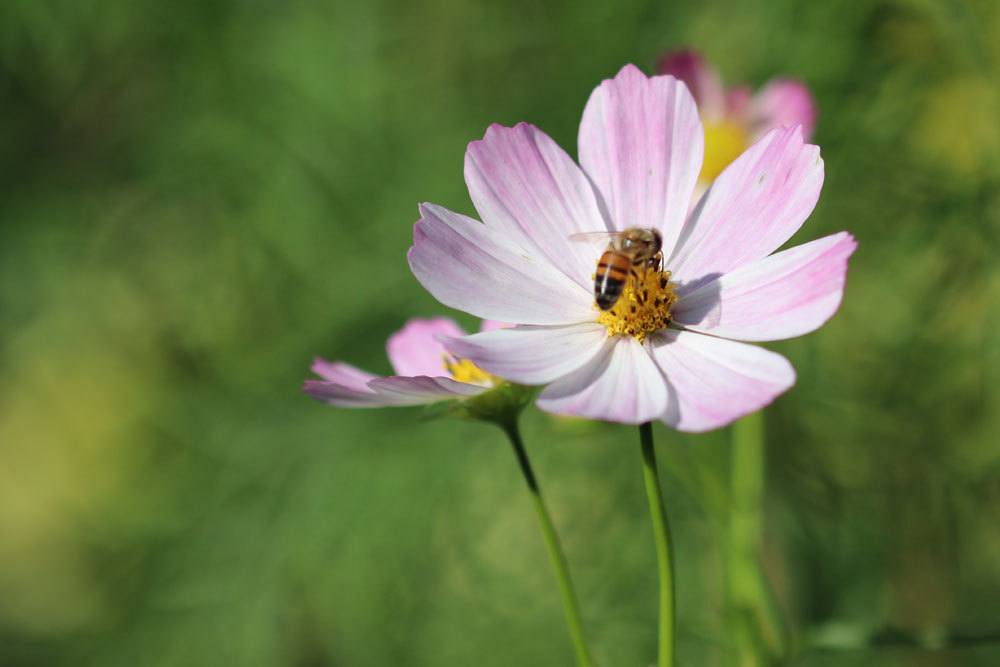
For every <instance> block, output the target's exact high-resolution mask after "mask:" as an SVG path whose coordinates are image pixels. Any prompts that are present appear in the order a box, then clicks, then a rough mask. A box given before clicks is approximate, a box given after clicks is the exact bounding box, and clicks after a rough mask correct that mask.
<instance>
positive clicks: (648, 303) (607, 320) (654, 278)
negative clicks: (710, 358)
mask: <svg viewBox="0 0 1000 667" xmlns="http://www.w3.org/2000/svg"><path fill="white" fill-rule="evenodd" d="M676 302H677V294H675V293H674V284H673V283H671V282H670V272H669V271H657V270H655V269H645V270H639V271H638V272H632V273H631V274H630V275H629V278H628V282H626V283H625V289H624V290H622V294H621V296H620V297H618V301H616V302H615V305H614V306H613V307H612V308H611V309H610V310H605V311H602V312H601V314H600V315H599V316H598V317H597V321H598V322H600V323H601V324H603V325H604V326H605V327H606V328H607V330H608V335H609V336H620V335H629V336H632V337H634V338H635V339H636V340H638V341H639V342H640V343H641V342H642V341H643V340H645V339H646V336H648V335H649V334H651V333H653V332H654V331H659V330H660V329H663V328H665V327H666V326H667V325H668V324H670V309H671V308H673V305H674V303H676Z"/></svg>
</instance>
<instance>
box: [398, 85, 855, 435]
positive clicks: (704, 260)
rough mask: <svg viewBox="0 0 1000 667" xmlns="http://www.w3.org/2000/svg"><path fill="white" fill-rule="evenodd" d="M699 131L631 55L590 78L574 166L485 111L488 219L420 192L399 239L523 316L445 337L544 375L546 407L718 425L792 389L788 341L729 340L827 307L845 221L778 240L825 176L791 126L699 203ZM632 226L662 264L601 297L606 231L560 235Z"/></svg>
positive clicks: (522, 372)
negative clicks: (601, 77)
mask: <svg viewBox="0 0 1000 667" xmlns="http://www.w3.org/2000/svg"><path fill="white" fill-rule="evenodd" d="M703 141H704V133H703V130H702V124H701V121H700V120H699V117H698V109H697V107H696V106H695V103H694V100H693V99H692V97H691V94H690V93H689V92H688V90H687V88H686V87H685V85H684V84H683V83H681V82H680V81H678V80H677V79H675V78H673V77H671V76H655V77H652V78H648V77H646V76H645V75H644V74H643V73H642V72H640V71H639V70H638V69H637V68H636V67H634V66H632V65H628V66H626V67H624V68H623V69H622V70H621V72H619V73H618V75H617V76H616V77H615V78H614V79H611V80H607V81H604V82H603V83H602V84H601V85H600V86H599V87H598V88H597V89H596V90H595V91H594V92H593V94H592V95H591V97H590V100H589V101H588V103H587V106H586V108H585V110H584V112H583V119H582V121H581V124H580V134H579V151H580V167H578V166H577V165H576V164H575V163H574V162H573V160H572V159H571V158H570V157H569V155H567V154H566V153H565V152H564V151H563V150H562V149H561V148H559V146H557V145H556V144H555V142H554V141H552V139H550V138H549V137H548V136H547V135H546V134H545V133H543V132H542V131H541V130H539V129H537V128H535V127H533V126H531V125H528V124H526V123H521V124H519V125H517V126H516V127H513V128H508V127H502V126H499V125H493V126H491V127H490V128H489V129H488V130H487V132H486V136H485V137H484V138H483V139H482V140H480V141H474V142H472V143H471V144H469V148H468V151H467V152H466V158H465V179H466V184H467V185H468V188H469V193H470V195H471V197H472V200H473V203H474V204H475V207H476V209H477V210H478V212H479V214H480V216H481V217H482V219H483V221H484V223H485V224H482V223H480V222H478V221H476V220H474V219H472V218H469V217H466V216H464V215H461V214H458V213H453V212H451V211H449V210H447V209H444V208H442V207H440V206H435V205H433V204H423V205H421V207H420V213H421V218H420V220H419V221H418V222H417V223H416V225H415V226H414V230H413V238H414V243H413V247H412V248H410V251H409V255H408V257H409V262H410V267H411V269H412V270H413V273H414V275H415V276H416V277H417V279H418V280H419V281H420V282H421V284H423V286H424V287H425V288H427V289H428V290H429V291H430V292H431V293H432V294H433V295H434V296H435V297H437V298H438V299H439V300H440V301H441V302H442V303H444V304H446V305H448V306H452V307H454V308H458V309H460V310H464V311H467V312H469V313H472V314H474V315H477V316H479V317H482V318H487V319H496V320H502V321H505V322H517V323H519V324H520V326H517V327H515V328H512V329H501V330H497V331H490V332H485V333H479V334H476V335H473V336H469V337H466V338H454V339H448V340H447V341H446V343H445V344H446V345H447V346H448V349H449V350H451V351H452V352H453V353H455V354H457V355H459V356H461V357H462V358H465V359H469V360H470V361H471V362H473V363H475V364H476V365H478V366H479V367H481V368H483V369H485V370H487V371H489V372H491V373H494V374H496V375H498V376H500V377H504V378H506V379H508V380H511V381H513V382H519V383H523V384H531V385H548V386H547V387H546V388H545V389H544V390H543V391H542V393H541V394H540V396H539V399H538V405H539V406H540V407H542V408H543V409H545V410H548V411H550V412H554V413H558V414H571V415H577V416H581V417H589V418H594V419H605V420H609V421H616V422H624V423H641V422H646V421H649V420H653V419H660V420H662V421H664V422H666V423H667V424H669V425H671V426H674V427H676V428H678V429H681V430H685V431H705V430H709V429H713V428H717V427H720V426H723V425H725V424H727V423H729V422H731V421H733V420H734V419H737V418H739V417H741V416H743V415H745V414H747V413H750V412H753V411H755V410H758V409H760V408H761V407H763V406H765V405H767V404H768V403H770V402H771V401H772V400H773V399H774V398H775V397H776V396H778V395H779V394H781V393H782V392H784V391H785V390H786V389H788V388H789V387H790V386H791V385H792V384H793V383H794V381H795V372H794V370H793V369H792V367H791V364H789V363H788V361H787V360H786V359H785V358H784V357H782V356H780V355H778V354H775V353H774V352H770V351H768V350H765V349H763V348H761V347H757V346H754V345H747V344H746V343H744V342H738V341H768V340H778V339H783V338H790V337H793V336H799V335H801V334H804V333H807V332H809V331H812V330H814V329H816V328H817V327H819V326H820V325H821V324H823V323H824V322H825V321H826V320H827V319H829V318H830V317H831V316H832V315H833V313H834V312H835V311H836V310H837V308H838V306H839V304H840V301H841V297H842V293H843V288H844V282H845V277H846V271H847V259H848V257H849V256H850V255H851V253H852V252H853V251H854V249H855V247H856V243H855V241H854V239H853V238H852V237H851V235H850V234H848V233H846V232H841V233H839V234H834V235H832V236H827V237H825V238H821V239H819V240H816V241H812V242H809V243H806V244H803V245H800V246H797V247H794V248H791V249H788V250H784V251H780V252H777V253H775V252H774V251H775V250H777V249H778V248H779V247H780V246H781V245H782V244H784V243H785V242H786V241H787V240H788V239H789V238H790V237H791V236H792V235H793V234H794V233H795V232H796V231H797V230H798V229H799V228H800V227H801V226H802V224H803V222H804V221H805V220H806V218H807V217H808V216H809V214H810V213H811V212H812V209H813V207H814V206H815V204H816V201H817V199H818V197H819V192H820V189H821V187H822V183H823V162H822V160H821V159H820V156H819V149H818V148H817V147H816V146H811V145H809V144H806V143H804V141H803V139H802V132H801V129H800V128H797V127H796V128H784V129H777V130H772V131H771V132H768V133H767V134H766V135H765V136H764V137H763V138H762V139H761V140H760V141H758V142H757V143H756V144H755V145H754V146H752V147H751V148H750V149H749V150H747V151H746V152H745V153H744V154H743V155H741V156H740V157H739V158H738V159H737V160H736V161H735V162H733V163H732V164H731V165H730V166H729V167H728V168H726V169H725V170H724V171H723V173H722V174H721V175H720V176H719V178H718V179H717V180H716V181H715V183H714V184H713V186H712V187H711V189H710V190H709V191H708V192H707V193H706V194H705V195H704V197H702V198H701V200H700V201H699V202H698V203H697V205H696V206H692V205H691V204H692V197H693V192H694V189H695V183H696V180H697V178H698V173H699V171H700V169H701V163H702V151H703ZM581 167H582V169H581ZM689 211H690V213H689ZM628 227H645V228H655V229H657V230H659V232H660V234H661V235H662V237H663V256H664V260H665V261H664V268H665V269H666V270H667V272H664V273H663V274H660V273H659V272H658V271H653V270H650V271H646V272H644V274H643V278H642V279H641V280H634V279H631V278H630V279H629V284H628V286H627V287H626V290H625V293H624V294H623V295H622V297H621V298H620V299H619V301H618V303H617V304H616V305H615V307H614V308H613V309H611V310H610V311H600V310H598V309H597V307H596V306H595V304H594V296H593V276H594V273H595V267H596V263H597V259H598V256H599V255H600V254H601V251H602V250H603V248H595V247H593V246H589V245H587V244H585V243H577V242H573V241H572V240H570V239H569V237H570V236H571V235H573V234H575V233H578V232H592V231H595V230H606V231H616V230H617V231H621V230H623V229H625V228H628ZM772 253H774V254H772Z"/></svg>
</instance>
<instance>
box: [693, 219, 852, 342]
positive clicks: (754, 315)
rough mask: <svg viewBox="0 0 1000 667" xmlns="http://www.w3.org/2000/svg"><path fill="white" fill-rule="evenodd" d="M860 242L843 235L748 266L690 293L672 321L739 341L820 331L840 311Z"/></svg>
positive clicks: (810, 243) (812, 242)
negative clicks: (849, 262) (851, 260)
mask: <svg viewBox="0 0 1000 667" xmlns="http://www.w3.org/2000/svg"><path fill="white" fill-rule="evenodd" d="M857 246H858V244H857V241H855V240H854V237H852V236H851V235H850V234H848V233H847V232H840V233H839V234H833V235H832V236H826V237H824V238H821V239H817V240H816V241H811V242H809V243H805V244H803V245H800V246H796V247H794V248H790V249H788V250H784V251H782V252H779V253H775V254H774V255H771V256H770V257H765V258H764V259H760V260H757V261H756V262H752V263H750V264H746V265H744V266H742V267H740V268H739V269H736V270H735V271H733V272H731V273H727V274H725V275H724V276H722V277H721V278H717V279H715V280H712V281H710V282H708V283H705V284H702V285H701V286H699V287H696V288H694V289H691V290H690V291H686V290H685V288H681V290H680V291H679V297H680V298H679V300H678V302H677V305H676V306H675V307H674V311H673V317H674V321H675V322H677V323H678V324H681V325H684V326H685V327H686V328H688V329H692V330H696V331H702V332H705V333H710V334H712V335H715V336H723V337H725V338H736V339H738V340H753V341H763V340H780V339H783V338H792V337H794V336H801V335H802V334H805V333H809V332H810V331H813V330H814V329H817V328H818V327H819V326H821V325H822V324H823V323H824V322H826V321H827V320H828V319H830V317H832V316H833V314H834V313H835V312H836V311H837V308H838V307H839V306H840V300H841V297H842V296H843V293H844V282H845V280H846V277H847V259H848V258H849V257H850V256H851V253H853V252H854V249H855V248H857Z"/></svg>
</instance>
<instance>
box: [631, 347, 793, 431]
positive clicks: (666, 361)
mask: <svg viewBox="0 0 1000 667" xmlns="http://www.w3.org/2000/svg"><path fill="white" fill-rule="evenodd" d="M651 342H652V354H653V358H654V359H656V363H657V364H658V365H659V367H660V368H661V369H662V370H663V374H664V375H666V378H667V382H668V383H669V385H670V387H671V389H672V390H673V391H672V393H673V394H674V395H675V396H674V399H675V400H673V401H672V402H671V405H670V408H669V409H668V410H667V411H665V413H664V414H662V415H660V418H661V419H663V421H664V422H666V423H667V424H669V425H670V426H673V427H674V428H676V429H678V430H680V431H692V432H700V431H709V430H711V429H714V428H719V427H721V426H725V425H726V424H728V423H730V422H732V421H734V420H736V419H739V418H740V417H742V416H744V415H747V414H749V413H751V412H754V411H756V410H759V409H761V408H762V407H764V406H765V405H767V404H769V403H770V402H771V401H773V400H774V399H775V398H776V397H777V396H778V395H779V394H781V393H782V392H784V391H785V390H787V389H788V388H789V387H791V386H792V385H793V384H795V369H793V368H792V365H791V364H790V363H788V360H787V359H785V358H784V357H783V356H781V355H780V354H776V353H774V352H771V351H769V350H765V349H764V348H762V347H758V346H756V345H747V344H745V343H737V342H735V341H731V340H726V339H725V338H715V337H713V336H705V335H702V334H699V333H693V332H690V331H676V330H672V329H668V330H665V331H663V332H661V333H659V334H657V335H656V336H654V337H651Z"/></svg>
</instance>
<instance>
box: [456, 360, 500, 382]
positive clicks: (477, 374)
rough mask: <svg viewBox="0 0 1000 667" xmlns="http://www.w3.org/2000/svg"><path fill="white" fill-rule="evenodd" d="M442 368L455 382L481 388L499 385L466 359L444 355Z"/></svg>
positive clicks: (493, 377)
mask: <svg viewBox="0 0 1000 667" xmlns="http://www.w3.org/2000/svg"><path fill="white" fill-rule="evenodd" d="M444 367H445V370H447V371H448V374H449V375H451V377H452V379H454V380H455V381H456V382H465V383H468V384H478V385H480V386H483V387H492V386H494V385H496V384H498V383H499V382H498V380H497V378H496V377H495V376H493V375H490V374H489V373H487V372H486V371H484V370H483V369H482V368H480V367H479V366H476V365H475V364H474V363H472V362H471V361H469V360H468V359H456V358H454V357H451V356H449V355H445V356H444Z"/></svg>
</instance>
